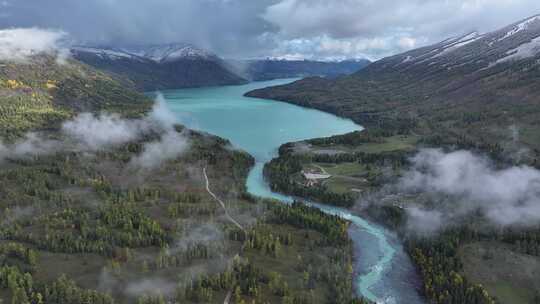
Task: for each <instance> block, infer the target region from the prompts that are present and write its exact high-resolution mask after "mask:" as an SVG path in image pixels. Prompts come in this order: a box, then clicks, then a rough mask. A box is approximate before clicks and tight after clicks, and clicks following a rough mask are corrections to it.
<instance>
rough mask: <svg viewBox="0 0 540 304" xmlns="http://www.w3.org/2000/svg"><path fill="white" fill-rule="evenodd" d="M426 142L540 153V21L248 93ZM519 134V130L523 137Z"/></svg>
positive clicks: (524, 22)
mask: <svg viewBox="0 0 540 304" xmlns="http://www.w3.org/2000/svg"><path fill="white" fill-rule="evenodd" d="M247 95H248V96H253V97H264V98H272V99H277V100H282V101H286V102H291V103H295V104H299V105H303V106H307V107H313V108H317V109H321V110H324V111H328V112H332V113H335V114H337V115H340V116H344V117H348V118H351V119H353V120H354V121H356V122H358V123H360V124H362V125H364V126H367V127H368V128H372V129H374V128H379V129H384V130H385V131H389V132H401V133H403V132H413V133H415V134H422V135H424V136H426V137H428V139H426V141H430V142H438V143H449V144H458V145H459V146H474V147H480V146H481V147H484V148H486V149H487V150H489V151H495V150H501V149H502V148H501V146H505V145H506V146H508V145H514V146H516V145H517V146H520V145H524V146H525V147H524V149H530V150H532V151H531V152H532V155H533V156H532V159H530V162H534V163H536V162H537V158H538V155H540V131H539V129H538V117H540V99H539V98H538V96H540V16H533V17H531V18H528V19H525V20H522V21H519V22H517V23H514V24H511V25H509V26H506V27H504V28H502V29H499V30H497V31H494V32H491V33H486V34H479V33H476V32H473V33H468V34H466V35H462V36H458V37H453V38H450V39H447V40H444V41H442V42H440V43H436V44H434V45H430V46H426V47H422V48H419V49H415V50H411V51H409V52H405V53H403V54H398V55H395V56H391V57H387V58H384V59H382V60H379V61H377V62H374V63H372V64H370V65H369V66H368V67H366V68H365V69H362V70H361V71H359V72H357V73H354V74H353V75H350V76H348V77H342V78H339V79H336V80H328V79H322V78H318V77H314V78H309V79H304V80H301V81H297V82H295V83H293V84H290V85H285V86H280V87H273V88H266V89H262V90H257V91H253V92H249V93H248V94H247ZM516 130H517V132H516Z"/></svg>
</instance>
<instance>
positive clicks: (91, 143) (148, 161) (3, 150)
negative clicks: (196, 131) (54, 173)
mask: <svg viewBox="0 0 540 304" xmlns="http://www.w3.org/2000/svg"><path fill="white" fill-rule="evenodd" d="M176 123H177V119H176V116H175V114H174V113H173V112H171V111H170V109H169V108H168V107H167V104H166V102H165V99H164V98H163V96H162V95H161V94H159V95H158V96H157V98H156V101H155V103H154V107H153V109H152V111H151V112H150V113H149V114H148V115H147V116H146V117H144V118H141V119H125V118H122V117H120V116H119V115H118V114H114V113H102V114H100V115H95V114H92V113H81V114H79V115H78V116H76V117H75V118H74V119H73V120H70V121H66V122H65V123H64V124H63V125H62V134H63V135H64V138H63V140H51V139H46V138H44V137H43V136H41V135H39V134H37V133H28V134H26V135H25V136H24V137H23V138H22V139H20V140H18V141H16V142H14V143H11V144H5V143H3V142H2V141H0V161H3V160H5V159H7V158H22V157H28V156H34V155H43V154H48V153H52V152H55V151H60V150H73V149H74V148H76V149H78V150H81V151H98V150H101V149H107V148H111V147H114V146H118V145H121V144H125V143H127V142H130V141H133V140H137V139H140V138H141V137H142V136H144V135H145V134H149V133H157V134H159V139H158V140H156V141H152V142H148V143H145V144H144V147H143V151H142V153H141V154H140V155H137V156H134V157H133V158H132V159H131V161H130V166H131V167H135V168H143V169H153V168H155V167H158V166H159V165H160V164H161V163H162V162H164V161H167V160H170V159H174V158H176V157H178V156H179V155H180V154H181V153H182V152H184V151H185V150H186V149H187V148H188V147H189V141H188V139H187V137H186V136H184V134H181V133H178V132H177V131H176V130H175V128H174V126H175V124H176Z"/></svg>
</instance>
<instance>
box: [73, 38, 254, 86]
mask: <svg viewBox="0 0 540 304" xmlns="http://www.w3.org/2000/svg"><path fill="white" fill-rule="evenodd" d="M71 53H72V55H73V57H74V58H76V59H77V60H80V61H82V62H84V63H86V64H88V65H91V66H93V67H95V68H98V69H101V70H105V71H107V72H110V73H112V74H114V75H116V76H117V77H118V78H119V79H124V80H129V81H131V82H133V83H134V84H135V87H136V89H138V90H139V91H152V90H161V89H175V88H185V87H201V86H214V85H233V84H243V83H245V82H246V80H245V79H243V78H241V77H239V76H237V75H235V74H234V73H233V72H231V71H230V70H229V69H228V68H227V66H226V63H225V62H224V61H223V60H222V59H220V58H219V57H218V56H216V55H214V54H212V53H210V52H208V51H206V50H202V49H199V48H196V47H194V46H192V45H188V44H167V45H150V46H130V47H124V48H111V47H90V46H78V47H73V48H72V49H71Z"/></svg>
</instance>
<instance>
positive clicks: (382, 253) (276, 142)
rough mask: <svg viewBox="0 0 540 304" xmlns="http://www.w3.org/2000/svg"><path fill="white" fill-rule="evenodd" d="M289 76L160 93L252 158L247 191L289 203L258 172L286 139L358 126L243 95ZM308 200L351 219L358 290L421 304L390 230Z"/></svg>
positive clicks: (188, 119)
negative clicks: (243, 83) (252, 163)
mask: <svg viewBox="0 0 540 304" xmlns="http://www.w3.org/2000/svg"><path fill="white" fill-rule="evenodd" d="M291 81H294V79H281V80H274V81H265V82H253V83H250V84H247V85H241V86H222V87H208V88H196V89H180V90H168V91H164V92H162V93H163V95H164V97H165V99H166V100H167V102H168V105H169V107H170V108H171V110H173V111H174V112H175V113H177V115H178V118H179V120H180V121H181V122H182V123H183V124H184V125H186V126H188V127H189V128H191V129H195V130H200V131H204V132H208V133H211V134H215V135H218V136H220V137H223V138H226V139H228V140H230V141H231V143H232V144H233V145H234V146H235V147H237V148H240V149H242V150H244V151H246V152H248V153H250V154H251V155H252V156H253V157H254V158H255V160H256V165H255V167H254V168H253V169H252V171H251V172H250V174H249V178H248V181H247V187H248V191H249V192H250V193H252V194H253V195H256V196H260V197H267V198H274V199H279V200H282V201H284V202H291V201H292V199H291V198H290V197H288V196H284V195H281V194H278V193H273V192H272V191H270V189H269V187H268V185H267V183H266V182H265V181H264V179H263V175H262V169H263V167H264V164H265V163H266V162H268V161H270V160H271V159H272V158H274V157H276V156H277V150H278V148H279V147H280V146H281V145H282V144H284V143H287V142H292V141H299V140H305V139H310V138H318V137H327V136H331V135H338V134H344V133H349V132H352V131H356V130H362V127H361V126H359V125H356V124H355V123H353V122H352V121H351V120H348V119H343V118H339V117H336V116H334V115H331V114H328V113H324V112H321V111H318V110H313V109H307V108H302V107H298V106H295V105H292V104H288V103H284V102H278V101H273V100H264V99H254V98H247V97H244V96H243V95H244V94H245V93H246V92H249V91H251V90H254V89H258V88H264V87H268V86H274V85H280V84H286V83H289V82H291ZM310 204H311V205H313V206H315V207H318V208H320V209H322V210H323V211H325V212H327V213H330V214H337V215H339V216H341V217H343V218H346V219H348V220H350V221H351V222H352V223H353V225H351V228H350V231H349V234H350V236H351V238H352V239H353V241H354V248H355V265H354V266H355V276H356V277H355V286H356V291H357V293H358V294H359V295H361V296H363V297H365V298H367V299H369V300H372V301H374V302H377V303H407V304H415V303H424V301H423V300H422V298H421V297H420V296H419V294H418V292H417V290H416V286H415V285H416V283H417V282H418V279H417V277H416V273H415V271H414V267H413V265H412V263H411V261H410V259H409V257H408V256H407V255H406V254H405V252H404V251H403V248H402V245H401V243H400V241H399V240H398V238H397V237H396V236H395V235H394V234H392V233H390V232H389V231H387V230H385V229H384V228H382V227H380V226H379V225H376V224H374V223H372V222H369V221H367V220H365V219H362V218H361V217H359V216H356V215H354V214H352V213H351V212H350V211H348V210H344V209H340V208H334V207H331V206H326V205H320V204H315V203H310Z"/></svg>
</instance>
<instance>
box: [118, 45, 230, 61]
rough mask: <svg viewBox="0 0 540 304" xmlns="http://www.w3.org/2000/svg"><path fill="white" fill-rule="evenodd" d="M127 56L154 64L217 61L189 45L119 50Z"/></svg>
mask: <svg viewBox="0 0 540 304" xmlns="http://www.w3.org/2000/svg"><path fill="white" fill-rule="evenodd" d="M121 50H122V51H123V52H125V53H128V54H134V55H136V56H139V57H144V58H148V59H151V60H153V61H155V62H168V61H174V60H181V59H189V60H218V59H219V58H218V57H217V56H216V55H215V54H213V53H211V52H209V51H207V50H203V49H200V48H198V47H195V46H193V45H191V44H178V43H176V44H166V45H151V46H133V47H127V48H121Z"/></svg>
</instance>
